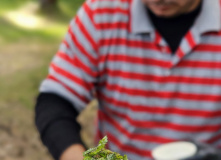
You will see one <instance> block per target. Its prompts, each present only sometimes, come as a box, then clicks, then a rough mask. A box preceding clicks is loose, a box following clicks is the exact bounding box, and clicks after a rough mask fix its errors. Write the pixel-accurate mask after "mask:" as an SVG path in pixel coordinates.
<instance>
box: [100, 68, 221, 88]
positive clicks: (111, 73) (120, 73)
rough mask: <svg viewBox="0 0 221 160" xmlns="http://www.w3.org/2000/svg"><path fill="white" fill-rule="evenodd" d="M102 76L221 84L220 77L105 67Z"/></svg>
mask: <svg viewBox="0 0 221 160" xmlns="http://www.w3.org/2000/svg"><path fill="white" fill-rule="evenodd" d="M101 75H102V76H108V77H119V78H122V79H129V80H140V81H145V82H147V83H148V82H155V83H162V84H166V83H184V84H201V85H221V79H215V78H210V77H205V78H195V77H185V76H166V77H165V76H155V75H150V74H142V73H133V72H126V71H122V70H110V69H106V70H104V71H102V73H101Z"/></svg>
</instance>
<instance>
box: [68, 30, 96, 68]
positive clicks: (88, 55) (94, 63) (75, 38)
mask: <svg viewBox="0 0 221 160" xmlns="http://www.w3.org/2000/svg"><path fill="white" fill-rule="evenodd" d="M68 32H69V34H70V36H71V39H72V41H73V42H74V44H75V45H76V47H77V48H78V49H79V51H80V52H81V53H82V54H84V55H85V56H86V57H87V58H88V60H89V61H90V62H91V63H92V64H93V65H95V66H96V65H97V60H96V59H95V58H93V57H92V56H91V55H90V53H88V52H87V51H86V50H85V47H84V46H82V45H83V44H81V43H80V42H78V38H77V37H76V36H75V35H74V34H73V32H72V30H71V28H69V31H68Z"/></svg>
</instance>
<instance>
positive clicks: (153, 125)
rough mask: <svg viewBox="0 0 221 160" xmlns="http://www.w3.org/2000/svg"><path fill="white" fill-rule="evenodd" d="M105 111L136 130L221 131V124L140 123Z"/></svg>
mask: <svg viewBox="0 0 221 160" xmlns="http://www.w3.org/2000/svg"><path fill="white" fill-rule="evenodd" d="M105 109H106V110H108V112H109V113H111V114H113V115H115V116H118V117H119V118H121V119H124V120H126V121H127V122H128V123H129V124H130V125H132V126H134V127H136V128H147V129H156V128H163V129H167V130H168V129H170V130H174V131H181V132H188V133H189V132H217V131H219V129H220V127H221V124H218V125H203V126H202V125H201V126H193V125H191V124H190V125H181V124H175V123H173V122H160V121H141V120H139V121H138V120H133V119H132V118H131V117H129V116H128V115H126V114H122V113H119V112H115V111H110V109H107V108H105ZM106 117H107V116H106ZM106 117H105V118H106ZM112 121H113V120H112ZM137 136H138V135H137ZM148 141H149V140H148Z"/></svg>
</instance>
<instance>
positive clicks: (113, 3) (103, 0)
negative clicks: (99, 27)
mask: <svg viewBox="0 0 221 160" xmlns="http://www.w3.org/2000/svg"><path fill="white" fill-rule="evenodd" d="M86 3H88V4H89V5H90V6H91V7H92V9H101V8H103V9H104V8H111V9H117V8H122V9H129V6H130V3H131V0H87V1H86Z"/></svg>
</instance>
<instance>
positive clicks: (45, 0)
mask: <svg viewBox="0 0 221 160" xmlns="http://www.w3.org/2000/svg"><path fill="white" fill-rule="evenodd" d="M40 3H41V9H42V10H43V11H48V10H49V11H50V10H53V9H55V8H56V7H57V0H40Z"/></svg>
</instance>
